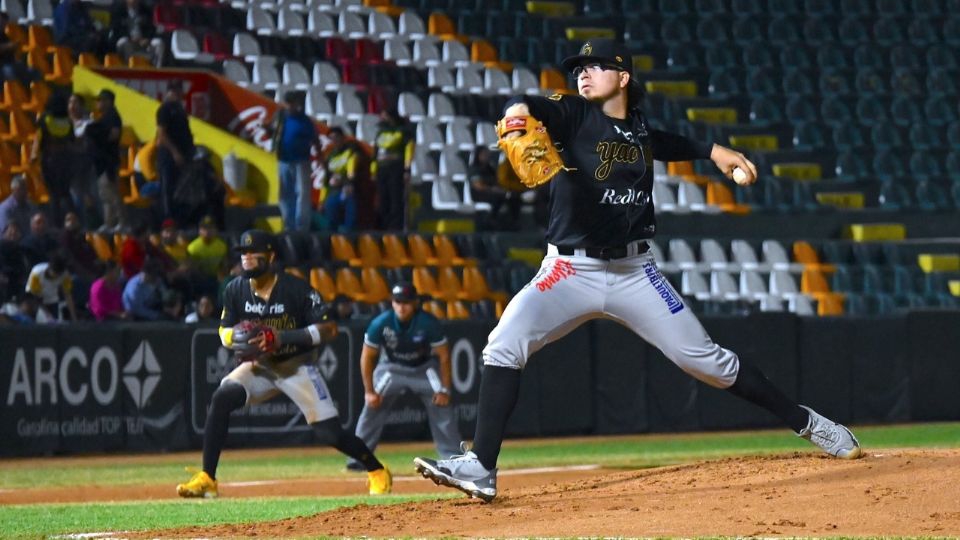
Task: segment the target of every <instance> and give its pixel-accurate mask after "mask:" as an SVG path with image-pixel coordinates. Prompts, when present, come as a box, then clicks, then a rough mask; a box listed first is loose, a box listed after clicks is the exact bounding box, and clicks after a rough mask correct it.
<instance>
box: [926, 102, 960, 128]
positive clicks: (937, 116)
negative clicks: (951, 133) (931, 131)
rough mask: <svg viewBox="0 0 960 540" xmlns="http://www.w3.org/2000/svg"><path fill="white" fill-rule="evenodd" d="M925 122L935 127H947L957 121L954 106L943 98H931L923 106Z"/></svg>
mask: <svg viewBox="0 0 960 540" xmlns="http://www.w3.org/2000/svg"><path fill="white" fill-rule="evenodd" d="M923 113H924V115H925V116H926V117H927V122H929V123H930V124H932V125H935V126H943V125H947V124H949V123H951V122H954V121H956V120H957V111H956V104H955V103H952V102H951V100H949V99H947V98H945V97H943V96H932V97H930V98H928V99H927V101H926V102H925V103H924V104H923Z"/></svg>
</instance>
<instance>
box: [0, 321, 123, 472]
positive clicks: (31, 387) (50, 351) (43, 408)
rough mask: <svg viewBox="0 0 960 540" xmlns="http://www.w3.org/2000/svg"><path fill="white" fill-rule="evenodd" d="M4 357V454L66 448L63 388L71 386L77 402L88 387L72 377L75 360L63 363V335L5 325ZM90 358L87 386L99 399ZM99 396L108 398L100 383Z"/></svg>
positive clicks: (0, 345)
mask: <svg viewBox="0 0 960 540" xmlns="http://www.w3.org/2000/svg"><path fill="white" fill-rule="evenodd" d="M0 358H2V359H3V361H2V362H0V383H2V385H3V386H2V388H3V414H2V415H0V454H3V455H5V456H12V455H43V454H51V453H54V452H56V451H58V450H60V437H61V432H62V431H64V430H69V427H67V428H66V429H65V428H64V426H63V425H62V422H61V414H60V406H59V404H60V402H61V401H62V400H64V399H66V397H61V394H62V393H63V390H62V388H63V387H67V390H66V391H67V393H69V395H70V399H71V400H75V399H76V398H75V396H76V394H77V393H79V392H81V391H82V390H81V389H80V388H78V387H77V386H76V385H73V384H72V381H70V380H69V375H70V368H71V364H72V362H71V363H66V364H65V363H64V362H63V361H62V359H61V357H60V351H59V336H58V335H57V333H56V332H50V331H49V330H45V329H43V328H39V327H32V328H19V327H18V328H16V329H14V328H13V327H10V328H7V329H0ZM87 360H88V361H87V370H86V375H87V377H85V379H86V381H85V384H86V386H84V389H85V392H86V394H90V395H91V396H90V399H94V398H93V397H92V394H93V393H94V391H93V390H92V389H91V388H90V386H91V383H90V377H89V373H90V371H89V359H87ZM98 365H99V364H98ZM61 373H62V374H63V375H62V376H61ZM96 394H97V395H98V396H103V395H104V394H105V389H104V388H103V387H101V386H99V385H98V386H97V388H96ZM83 399H87V395H84V396H83Z"/></svg>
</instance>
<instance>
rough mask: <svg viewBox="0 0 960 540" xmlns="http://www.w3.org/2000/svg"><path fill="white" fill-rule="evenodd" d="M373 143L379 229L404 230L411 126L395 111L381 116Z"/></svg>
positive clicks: (411, 140)
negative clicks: (374, 146)
mask: <svg viewBox="0 0 960 540" xmlns="http://www.w3.org/2000/svg"><path fill="white" fill-rule="evenodd" d="M378 127H379V131H378V133H377V139H376V151H375V156H376V160H377V161H376V166H377V172H376V178H377V194H378V196H379V199H380V204H379V216H380V227H381V228H383V229H386V230H390V231H398V230H403V229H404V225H405V222H406V219H405V216H406V194H407V185H408V184H409V183H410V164H411V163H412V162H413V149H414V141H415V139H414V132H413V126H412V125H411V124H410V122H408V121H407V120H406V119H405V118H402V117H401V116H400V114H399V113H398V112H397V109H396V108H394V107H387V108H385V109H384V110H383V111H382V112H381V113H380V123H379V125H378Z"/></svg>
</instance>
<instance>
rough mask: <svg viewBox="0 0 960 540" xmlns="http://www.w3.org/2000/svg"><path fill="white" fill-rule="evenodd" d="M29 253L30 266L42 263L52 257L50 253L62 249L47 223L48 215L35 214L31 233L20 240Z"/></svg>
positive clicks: (32, 219)
mask: <svg viewBox="0 0 960 540" xmlns="http://www.w3.org/2000/svg"><path fill="white" fill-rule="evenodd" d="M20 245H21V246H23V249H24V250H25V251H26V253H27V261H28V262H29V263H30V266H34V265H36V264H39V263H42V262H44V261H46V260H48V258H49V257H50V252H52V251H56V249H57V248H59V247H60V242H59V240H58V239H57V237H56V235H55V234H54V233H53V231H51V230H50V226H49V225H48V222H47V215H46V214H44V213H43V212H35V213H34V214H33V217H31V218H30V231H29V232H28V233H27V234H26V235H25V236H24V237H23V240H20Z"/></svg>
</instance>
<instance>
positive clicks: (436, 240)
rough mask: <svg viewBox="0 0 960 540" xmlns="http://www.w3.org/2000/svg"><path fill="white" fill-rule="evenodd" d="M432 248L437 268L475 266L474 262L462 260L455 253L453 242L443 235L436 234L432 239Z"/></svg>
mask: <svg viewBox="0 0 960 540" xmlns="http://www.w3.org/2000/svg"><path fill="white" fill-rule="evenodd" d="M433 248H434V252H435V253H436V255H437V265H439V266H451V265H452V266H464V265H468V264H476V261H474V260H470V259H464V258H463V257H461V256H460V255H459V254H458V253H457V247H456V246H454V245H453V241H451V240H450V237H449V236H447V235H445V234H437V235H434V237H433Z"/></svg>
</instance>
